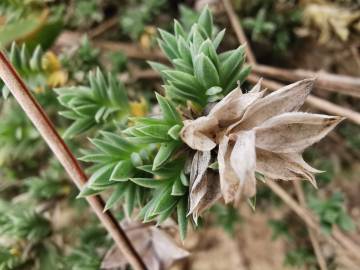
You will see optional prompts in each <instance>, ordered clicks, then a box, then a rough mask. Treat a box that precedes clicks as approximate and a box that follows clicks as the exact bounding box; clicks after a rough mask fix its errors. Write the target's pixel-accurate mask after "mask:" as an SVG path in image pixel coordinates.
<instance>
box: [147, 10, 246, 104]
mask: <svg viewBox="0 0 360 270" xmlns="http://www.w3.org/2000/svg"><path fill="white" fill-rule="evenodd" d="M159 32H160V36H161V39H159V40H158V43H159V46H160V48H161V49H162V51H163V52H164V54H165V55H166V56H167V58H168V59H169V61H170V62H171V64H172V67H168V66H166V65H163V64H160V63H155V62H149V64H150V65H151V66H152V67H153V68H154V69H155V70H157V71H159V72H160V74H161V75H162V77H163V79H164V81H165V85H164V88H165V92H166V96H167V97H168V98H169V99H171V100H172V101H174V102H175V103H176V104H182V105H186V103H188V102H189V101H190V102H192V103H193V105H194V106H195V107H198V108H200V109H203V108H204V107H205V106H206V105H207V104H208V103H209V102H215V101H217V100H220V99H221V98H223V97H224V96H225V95H226V94H228V93H229V92H230V91H231V90H233V89H234V88H235V87H236V85H237V83H238V82H240V83H242V82H243V81H244V79H245V77H246V76H247V75H248V74H249V72H250V67H249V66H246V65H244V62H245V58H244V46H240V47H239V48H237V49H235V50H230V51H227V52H223V53H220V54H219V53H217V49H218V47H219V45H220V43H221V41H222V39H223V37H224V34H225V30H222V31H220V32H218V31H217V29H216V28H215V27H214V23H213V17H212V14H211V12H210V10H209V9H208V8H205V9H204V10H203V12H202V13H201V14H200V16H199V18H198V21H197V23H196V24H194V25H193V26H192V28H191V30H190V32H189V33H186V32H185V30H184V28H183V27H182V26H181V24H180V23H179V22H177V21H175V23H174V34H171V33H169V32H167V31H164V30H161V29H160V30H159Z"/></svg>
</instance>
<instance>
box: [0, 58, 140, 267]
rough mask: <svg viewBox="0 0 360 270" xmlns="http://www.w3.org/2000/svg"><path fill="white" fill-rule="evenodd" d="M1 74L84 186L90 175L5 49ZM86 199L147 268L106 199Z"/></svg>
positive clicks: (128, 251) (129, 255) (131, 259)
mask: <svg viewBox="0 0 360 270" xmlns="http://www.w3.org/2000/svg"><path fill="white" fill-rule="evenodd" d="M0 78H1V79H2V80H3V81H4V83H5V85H6V86H7V87H8V88H9V90H10V91H11V93H12V95H13V96H14V97H15V99H16V100H17V102H18V103H19V105H20V106H21V107H22V109H23V110H24V111H25V113H26V115H27V116H28V117H29V119H30V120H31V121H32V123H33V124H34V126H35V127H36V129H37V130H38V131H39V133H40V134H41V136H42V137H43V138H44V140H45V141H46V143H47V144H48V145H49V147H50V149H51V150H52V151H53V153H54V154H55V156H56V158H57V159H58V160H59V162H60V163H61V164H62V166H63V167H64V169H65V170H66V172H67V173H68V175H69V176H70V178H71V179H72V180H73V182H74V183H75V184H76V186H77V187H78V188H79V189H81V187H82V186H83V185H84V184H85V183H86V181H87V177H86V175H85V173H84V171H83V170H82V168H81V167H80V164H79V163H78V162H77V160H76V158H75V157H74V155H73V154H72V153H71V151H70V149H69V148H68V147H67V145H66V144H65V142H64V141H63V139H62V138H61V137H60V135H59V134H58V132H57V131H56V129H55V127H54V126H53V124H52V122H51V121H50V119H49V118H48V116H47V115H46V113H45V111H44V110H43V109H42V107H41V106H40V105H39V103H38V102H37V101H36V100H35V99H34V97H33V96H32V95H31V93H30V91H29V89H28V88H27V87H26V85H25V83H24V82H23V80H22V79H21V78H20V76H19V75H18V73H17V72H16V70H15V69H14V68H13V66H12V65H11V63H10V62H9V61H8V60H7V58H6V57H5V55H4V54H3V53H2V52H0ZM86 199H87V201H88V203H89V204H90V206H91V208H92V210H93V211H94V212H95V213H96V215H97V216H98V218H99V219H100V221H101V222H102V223H103V225H104V227H105V228H106V229H107V231H108V232H109V234H110V235H111V237H112V238H113V240H114V241H115V243H116V244H117V245H118V247H119V249H120V250H121V251H122V253H123V254H124V256H125V257H126V259H127V260H128V262H129V263H130V264H131V265H132V266H133V268H134V269H137V270H145V269H146V266H145V264H144V262H143V261H142V259H141V257H140V256H139V255H138V254H137V252H136V250H135V249H134V247H133V246H132V244H131V242H130V241H129V239H128V238H127V236H126V234H125V232H124V231H123V229H122V228H121V227H120V225H119V223H118V222H117V220H116V219H115V218H114V216H113V215H112V214H111V212H109V211H106V212H103V209H104V202H103V200H102V199H101V197H100V196H89V197H87V198H86Z"/></svg>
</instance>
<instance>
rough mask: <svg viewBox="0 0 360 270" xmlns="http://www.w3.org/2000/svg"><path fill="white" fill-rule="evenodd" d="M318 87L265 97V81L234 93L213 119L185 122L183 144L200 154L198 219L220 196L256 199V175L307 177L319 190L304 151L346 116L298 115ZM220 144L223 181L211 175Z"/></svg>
mask: <svg viewBox="0 0 360 270" xmlns="http://www.w3.org/2000/svg"><path fill="white" fill-rule="evenodd" d="M313 84H314V79H306V80H302V81H299V82H296V83H293V84H290V85H287V86H285V87H283V88H281V89H279V90H278V91H275V92H273V93H271V94H269V95H266V90H261V81H260V82H258V84H257V85H255V86H254V87H253V88H252V89H251V91H249V92H248V93H245V94H243V93H242V91H241V89H240V88H237V89H235V90H234V91H232V92H230V94H228V95H227V96H226V97H225V98H223V99H222V100H221V101H220V102H218V103H217V104H216V105H215V106H214V107H213V108H212V109H211V111H210V112H209V114H208V115H206V116H202V117H199V118H197V119H195V120H186V121H184V127H183V129H182V131H181V138H182V140H183V141H184V142H185V143H186V144H187V145H188V146H189V147H191V148H192V149H194V150H197V151H200V152H198V153H197V154H196V155H195V157H194V161H193V164H192V176H191V177H190V180H191V181H190V182H191V186H190V211H189V214H190V213H193V216H194V219H195V220H196V218H197V216H198V215H199V214H200V213H201V212H202V211H204V210H205V209H207V208H209V207H210V206H211V205H212V204H213V203H214V202H215V201H216V200H217V199H219V197H221V196H222V197H223V198H224V200H225V202H226V203H230V202H234V203H236V204H237V203H238V202H239V199H240V198H241V197H242V196H245V197H252V196H254V195H255V193H256V178H255V172H258V173H260V174H262V175H263V176H265V177H266V178H270V179H281V180H285V181H288V180H303V179H307V180H309V181H310V182H311V183H312V184H313V185H314V186H315V187H316V181H315V177H314V173H318V172H320V171H318V170H316V169H314V168H312V167H311V166H310V165H308V164H307V163H306V162H305V161H304V160H303V158H302V152H303V151H304V149H305V148H307V147H309V146H310V145H312V144H314V143H316V142H318V141H319V140H320V139H322V138H323V137H324V136H325V135H326V134H327V133H329V132H330V131H331V130H332V129H333V128H334V127H335V126H336V125H337V124H338V123H339V122H340V121H342V120H343V118H342V117H338V116H328V115H322V114H312V113H305V112H299V111H298V110H299V109H300V107H301V106H302V105H303V103H304V101H305V99H306V97H307V96H308V95H309V93H310V91H311V89H312V87H313ZM217 146H218V148H217V162H218V168H219V181H217V180H216V176H214V175H213V174H209V173H207V172H206V171H209V170H207V166H208V164H209V162H210V151H211V150H213V149H215V148H216V147H217ZM199 162H200V163H201V164H199ZM210 178H212V179H211V180H210ZM214 181H215V182H217V183H218V184H216V183H214Z"/></svg>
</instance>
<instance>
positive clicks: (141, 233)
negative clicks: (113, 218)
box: [101, 221, 189, 270]
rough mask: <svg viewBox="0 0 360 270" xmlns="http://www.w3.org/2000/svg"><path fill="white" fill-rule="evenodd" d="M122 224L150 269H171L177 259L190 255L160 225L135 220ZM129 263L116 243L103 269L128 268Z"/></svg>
mask: <svg viewBox="0 0 360 270" xmlns="http://www.w3.org/2000/svg"><path fill="white" fill-rule="evenodd" d="M122 226H123V227H124V228H125V232H126V234H127V235H128V237H129V239H130V241H131V243H132V244H133V245H134V247H135V249H136V251H137V252H138V253H139V254H140V256H141V257H142V258H143V260H144V262H145V264H146V267H147V269H149V270H165V269H169V267H170V266H171V265H172V264H173V263H174V262H175V261H178V260H181V259H184V258H186V257H187V256H189V252H187V251H186V250H184V249H182V248H180V247H179V246H178V245H177V244H176V243H175V241H174V240H173V239H172V237H170V236H169V235H168V234H167V233H166V232H164V230H162V229H160V228H159V227H155V226H146V225H144V224H141V223H139V222H134V221H131V222H122ZM127 265H128V262H127V261H126V259H125V257H124V256H123V254H122V253H121V252H120V250H119V249H118V247H117V246H116V245H114V246H113V247H112V248H110V249H109V251H108V252H107V254H106V255H105V258H104V259H103V262H102V264H101V269H104V270H106V269H128V268H127Z"/></svg>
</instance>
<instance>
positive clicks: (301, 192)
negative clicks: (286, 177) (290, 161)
mask: <svg viewBox="0 0 360 270" xmlns="http://www.w3.org/2000/svg"><path fill="white" fill-rule="evenodd" d="M293 184H294V189H295V192H296V196H297V197H298V201H299V203H300V205H301V206H302V207H304V208H305V207H306V200H305V195H304V190H303V188H302V186H301V183H300V182H299V181H293ZM307 229H308V232H309V238H310V241H311V244H312V246H313V249H314V253H315V256H316V259H317V261H318V264H319V268H320V270H327V269H328V268H327V266H326V261H325V258H324V256H323V254H322V252H321V248H320V244H319V240H318V238H317V236H318V234H317V233H316V232H315V231H314V229H312V228H309V227H308V226H307Z"/></svg>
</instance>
